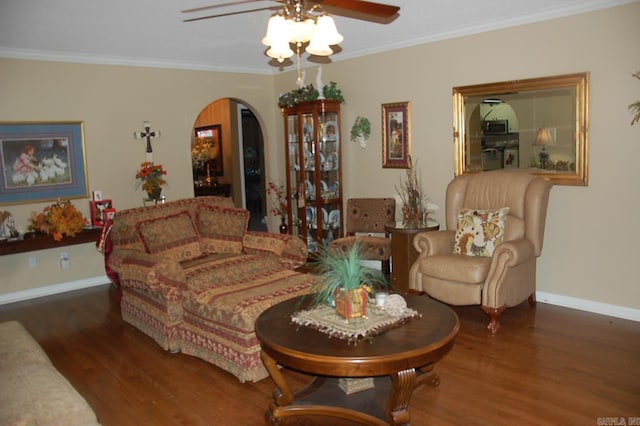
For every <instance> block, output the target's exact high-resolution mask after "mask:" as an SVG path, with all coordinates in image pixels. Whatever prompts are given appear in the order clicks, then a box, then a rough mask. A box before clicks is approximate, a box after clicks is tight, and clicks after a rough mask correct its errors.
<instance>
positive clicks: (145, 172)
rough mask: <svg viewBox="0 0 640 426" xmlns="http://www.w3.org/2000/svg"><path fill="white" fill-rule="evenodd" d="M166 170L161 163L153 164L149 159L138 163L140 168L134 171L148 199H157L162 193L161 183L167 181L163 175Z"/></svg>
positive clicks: (163, 183)
mask: <svg viewBox="0 0 640 426" xmlns="http://www.w3.org/2000/svg"><path fill="white" fill-rule="evenodd" d="M166 174H167V172H166V170H164V169H163V168H162V165H161V164H153V163H152V162H151V161H145V162H144V163H142V164H140V170H138V172H137V173H136V179H138V180H139V181H138V185H140V184H142V189H143V190H144V191H145V193H146V194H147V197H148V198H149V199H150V200H156V201H157V200H159V199H160V194H161V193H162V185H165V184H166V183H167V181H166V180H164V176H165V175H166Z"/></svg>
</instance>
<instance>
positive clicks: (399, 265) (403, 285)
mask: <svg viewBox="0 0 640 426" xmlns="http://www.w3.org/2000/svg"><path fill="white" fill-rule="evenodd" d="M439 229H440V225H439V224H438V222H436V221H435V220H432V219H427V226H425V227H420V228H410V227H406V226H405V225H404V224H403V223H402V222H401V221H400V222H389V223H387V224H386V225H385V226H384V230H385V231H386V232H388V233H390V234H391V289H392V290H393V291H395V292H398V293H407V292H408V291H409V269H411V266H412V265H413V263H414V262H415V261H416V259H417V258H418V252H417V251H416V249H415V248H414V247H413V237H414V236H415V235H416V234H418V233H420V232H427V231H437V230H439Z"/></svg>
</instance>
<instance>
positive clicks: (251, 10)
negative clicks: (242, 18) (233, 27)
mask: <svg viewBox="0 0 640 426" xmlns="http://www.w3.org/2000/svg"><path fill="white" fill-rule="evenodd" d="M281 8H282V6H271V7H261V8H258V9H249V10H239V11H237V12H227V13H218V14H216V15H207V16H199V17H197V18H189V19H183V20H182V22H194V21H202V20H204V19H211V18H220V17H222V16H232V15H242V14H243V13H251V12H258V11H260V10H279V9H281Z"/></svg>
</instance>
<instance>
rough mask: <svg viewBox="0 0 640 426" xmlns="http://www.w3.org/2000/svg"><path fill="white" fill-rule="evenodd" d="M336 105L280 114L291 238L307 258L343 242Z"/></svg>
mask: <svg viewBox="0 0 640 426" xmlns="http://www.w3.org/2000/svg"><path fill="white" fill-rule="evenodd" d="M339 108H340V104H339V102H337V101H325V100H323V101H312V102H303V103H301V104H298V105H296V106H295V107H292V108H286V109H284V110H283V114H284V117H285V131H286V134H287V145H286V146H287V170H288V177H287V194H288V200H289V204H288V205H289V206H290V208H289V216H288V219H289V229H290V233H292V234H294V235H298V236H300V238H302V239H303V240H304V241H306V243H307V247H308V249H309V252H310V253H314V252H317V251H319V250H323V249H326V248H327V247H328V245H329V243H330V242H331V241H333V240H334V239H336V238H339V237H341V236H342V195H341V194H342V191H341V176H342V174H341V155H340V114H339V111H340V109H339Z"/></svg>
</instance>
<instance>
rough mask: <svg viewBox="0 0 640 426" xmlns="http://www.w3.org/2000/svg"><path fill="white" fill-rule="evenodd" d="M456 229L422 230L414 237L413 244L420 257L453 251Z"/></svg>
mask: <svg viewBox="0 0 640 426" xmlns="http://www.w3.org/2000/svg"><path fill="white" fill-rule="evenodd" d="M455 234H456V233H455V231H449V230H445V231H435V232H434V231H431V232H420V233H419V234H416V235H415V236H414V237H413V246H414V247H415V249H416V251H417V252H418V257H419V258H423V257H427V256H434V255H436V254H450V253H451V252H452V251H453V244H454V237H455Z"/></svg>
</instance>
